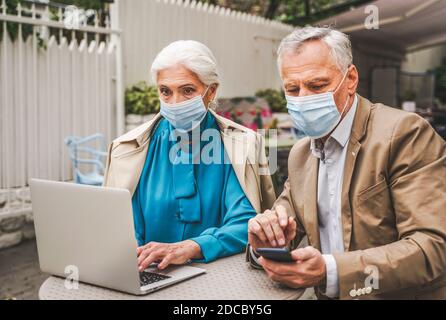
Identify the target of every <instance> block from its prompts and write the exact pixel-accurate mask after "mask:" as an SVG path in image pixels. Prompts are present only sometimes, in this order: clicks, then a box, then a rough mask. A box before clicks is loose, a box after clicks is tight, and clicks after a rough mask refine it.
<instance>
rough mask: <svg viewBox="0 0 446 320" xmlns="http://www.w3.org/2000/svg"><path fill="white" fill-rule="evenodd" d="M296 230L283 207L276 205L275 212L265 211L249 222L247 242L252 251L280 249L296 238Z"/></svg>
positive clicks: (295, 225)
mask: <svg viewBox="0 0 446 320" xmlns="http://www.w3.org/2000/svg"><path fill="white" fill-rule="evenodd" d="M296 229H297V224H296V221H295V220H294V219H293V218H292V217H288V214H287V212H286V209H285V207H283V206H280V205H278V206H277V207H276V208H275V210H267V211H265V212H264V213H263V214H258V215H257V216H255V217H254V218H252V219H251V220H249V223H248V241H249V243H250V245H251V247H252V249H253V250H254V251H255V250H256V249H257V248H269V247H270V248H282V247H285V246H287V245H288V244H289V243H290V242H291V240H293V239H294V238H295V237H296Z"/></svg>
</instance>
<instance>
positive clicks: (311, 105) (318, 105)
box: [286, 71, 349, 139]
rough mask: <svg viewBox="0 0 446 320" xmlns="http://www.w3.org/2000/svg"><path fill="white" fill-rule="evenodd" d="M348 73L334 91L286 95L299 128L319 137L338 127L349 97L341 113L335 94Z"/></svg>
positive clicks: (304, 132)
mask: <svg viewBox="0 0 446 320" xmlns="http://www.w3.org/2000/svg"><path fill="white" fill-rule="evenodd" d="M347 73H348V71H347V72H346V73H345V75H344V77H343V78H342V81H341V83H340V84H339V85H338V87H337V88H336V89H335V90H334V91H332V92H324V93H320V94H314V95H310V96H303V97H293V96H288V95H287V96H286V100H287V108H288V112H289V114H290V115H291V118H292V119H293V122H294V125H295V126H296V129H297V130H299V131H300V132H302V133H303V134H304V135H305V136H308V137H310V138H312V139H319V138H322V137H324V136H326V135H327V134H329V133H330V132H331V131H332V130H333V129H334V128H336V126H337V125H338V124H339V122H340V121H341V118H342V114H343V113H344V111H345V108H346V107H347V104H348V101H349V97H348V98H347V101H345V105H344V108H343V109H342V112H341V113H339V111H338V108H337V107H336V102H335V99H334V94H335V93H336V92H337V91H338V89H339V88H340V87H341V85H342V83H343V82H344V80H345V78H346V76H347Z"/></svg>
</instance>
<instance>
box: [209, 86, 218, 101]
mask: <svg viewBox="0 0 446 320" xmlns="http://www.w3.org/2000/svg"><path fill="white" fill-rule="evenodd" d="M217 89H218V83H214V84H211V85H210V87H209V93H208V96H209V101H213V100H214V99H215V97H216V96H217Z"/></svg>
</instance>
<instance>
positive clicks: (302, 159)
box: [248, 97, 446, 299]
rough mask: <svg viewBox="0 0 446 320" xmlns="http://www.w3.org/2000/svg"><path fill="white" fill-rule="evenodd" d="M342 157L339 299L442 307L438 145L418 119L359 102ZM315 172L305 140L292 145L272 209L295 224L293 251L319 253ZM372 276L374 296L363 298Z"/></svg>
mask: <svg viewBox="0 0 446 320" xmlns="http://www.w3.org/2000/svg"><path fill="white" fill-rule="evenodd" d="M346 157H347V158H346V162H345V167H344V178H343V186H342V203H341V208H342V232H343V237H344V248H345V252H344V253H341V254H335V255H334V257H335V260H336V263H337V268H338V277H339V286H340V298H341V299H351V298H353V297H352V295H351V294H352V290H354V289H355V293H357V292H358V289H361V292H360V295H355V297H354V298H355V299H356V298H359V299H370V298H371V299H376V298H391V299H400V298H403V299H423V298H428V299H446V143H445V141H444V140H443V139H442V138H441V137H440V136H439V135H438V134H436V133H435V131H434V130H433V128H432V127H431V126H430V125H429V124H428V123H427V122H426V121H425V120H424V119H422V118H421V117H419V116H418V115H416V114H413V113H408V112H404V111H401V110H398V109H395V108H389V107H386V106H384V105H382V104H372V103H371V102H370V101H368V100H366V99H364V98H362V97H360V100H359V104H358V108H357V112H356V115H355V119H354V122H353V128H352V133H351V136H350V141H349V143H348V149H347V156H346ZM318 166H319V160H318V159H317V158H316V157H315V156H313V155H312V153H311V151H310V139H308V138H306V139H303V140H301V141H299V142H298V143H297V144H296V145H295V146H294V147H293V149H292V150H291V153H290V156H289V160H288V170H289V179H288V181H287V182H286V184H285V189H284V191H283V193H282V194H281V195H280V196H279V198H278V200H277V201H276V203H275V205H277V204H281V205H284V206H285V207H286V208H287V210H288V212H289V214H290V215H291V216H295V217H296V219H297V221H298V225H299V227H298V229H299V233H298V235H297V237H296V241H295V244H297V243H299V242H300V240H301V239H302V238H303V237H304V236H305V235H306V236H308V241H309V244H310V245H311V246H313V247H315V248H318V249H319V250H320V239H319V225H318V213H317V180H318V179H317V177H318ZM248 257H249V256H248ZM251 263H253V261H251ZM373 270H375V271H376V270H377V271H378V273H375V272H374V275H377V276H378V280H379V281H378V283H377V284H378V288H376V289H373V290H372V291H371V292H367V291H369V290H362V289H365V288H367V287H368V285H369V284H370V283H369V282H368V281H369V280H370V278H368V277H369V275H370V273H371V272H372V271H373ZM319 289H320V288H317V290H316V291H317V294H318V295H319V297H321V298H323V295H322V293H321V292H322V290H319ZM353 295H354V294H353Z"/></svg>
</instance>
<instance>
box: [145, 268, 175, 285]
mask: <svg viewBox="0 0 446 320" xmlns="http://www.w3.org/2000/svg"><path fill="white" fill-rule="evenodd" d="M169 278H170V277H169V276H166V275H163V274H159V273H152V272H147V271H144V272H140V273H139V279H140V282H141V286H147V285H149V284H151V283H155V282H158V281H161V280H166V279H169Z"/></svg>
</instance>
